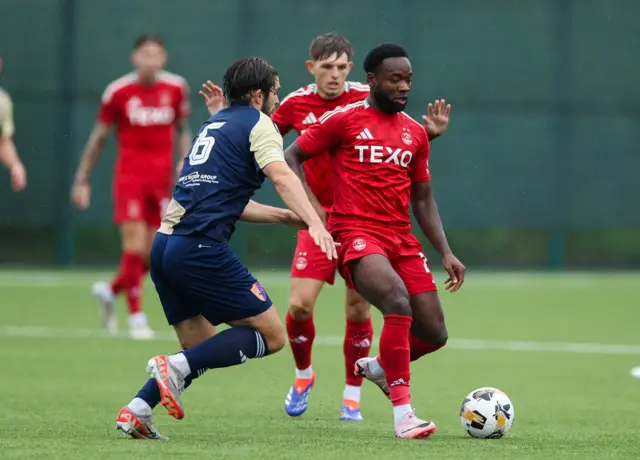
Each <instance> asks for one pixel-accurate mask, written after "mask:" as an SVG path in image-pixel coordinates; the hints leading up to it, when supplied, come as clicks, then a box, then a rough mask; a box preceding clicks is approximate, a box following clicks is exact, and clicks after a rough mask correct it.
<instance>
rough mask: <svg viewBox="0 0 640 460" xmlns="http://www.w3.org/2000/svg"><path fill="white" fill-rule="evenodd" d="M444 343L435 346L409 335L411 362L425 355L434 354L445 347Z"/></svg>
mask: <svg viewBox="0 0 640 460" xmlns="http://www.w3.org/2000/svg"><path fill="white" fill-rule="evenodd" d="M444 345H445V344H444V343H441V344H438V345H433V344H430V343H427V342H423V341H422V340H420V339H418V338H416V336H414V335H413V334H410V335H409V348H410V349H411V361H415V360H417V359H419V358H421V357H422V356H424V355H427V354H429V353H433V352H434V351H437V350H439V349H440V348H442V347H444Z"/></svg>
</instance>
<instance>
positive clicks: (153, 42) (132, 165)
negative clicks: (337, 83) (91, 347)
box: [72, 34, 192, 339]
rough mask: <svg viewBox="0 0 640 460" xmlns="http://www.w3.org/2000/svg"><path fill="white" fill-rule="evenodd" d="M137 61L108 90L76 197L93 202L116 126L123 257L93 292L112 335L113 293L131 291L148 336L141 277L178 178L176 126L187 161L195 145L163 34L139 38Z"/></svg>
mask: <svg viewBox="0 0 640 460" xmlns="http://www.w3.org/2000/svg"><path fill="white" fill-rule="evenodd" d="M131 61H132V63H133V66H134V68H135V71H134V72H132V73H129V74H127V75H125V76H123V77H120V78H118V79H117V80H115V81H113V82H112V83H111V84H109V86H107V89H106V90H105V92H104V94H103V95H102V102H101V105H100V111H99V113H98V120H97V123H96V125H95V127H94V128H93V131H92V132H91V135H90V136H89V141H88V142H87V145H86V147H85V150H84V153H83V155H82V158H81V160H80V166H79V167H78V171H77V173H76V177H75V182H74V184H73V190H72V200H73V202H74V204H75V205H76V207H77V208H79V209H82V210H84V209H87V208H88V207H89V203H90V196H91V187H90V184H89V178H90V175H91V172H92V171H93V168H94V166H95V164H96V162H97V160H98V157H99V156H100V152H101V151H102V148H103V146H104V144H105V142H106V140H107V138H108V136H109V134H110V132H111V129H112V127H113V126H114V125H115V126H116V127H117V140H118V159H117V161H116V165H115V177H114V180H113V200H114V206H115V209H114V220H115V223H116V224H117V225H118V226H119V227H120V233H121V238H122V259H121V262H120V268H119V271H118V273H117V274H116V276H115V278H114V279H113V281H112V282H111V283H110V284H108V283H103V282H100V283H95V284H94V285H93V288H92V293H93V295H94V296H95V297H97V298H98V300H99V301H100V303H101V305H102V314H103V323H104V326H105V327H106V328H107V329H108V330H109V332H110V333H115V332H116V330H117V322H116V315H115V308H114V301H115V296H116V295H118V294H119V293H121V292H123V293H125V294H126V297H127V303H128V307H129V331H130V334H131V336H132V337H133V338H134V339H149V338H151V337H152V336H153V331H152V330H151V329H150V328H149V326H148V323H147V318H146V316H145V314H144V313H143V312H142V311H141V308H140V286H141V281H142V279H143V276H144V275H145V274H146V273H147V271H148V270H149V262H148V258H149V251H150V248H151V244H152V242H153V238H154V236H155V234H156V230H157V229H158V227H159V225H160V219H161V216H162V212H163V211H164V209H163V208H164V207H165V206H166V203H167V202H168V199H169V197H170V195H171V187H172V186H173V183H174V178H175V164H174V140H175V131H176V130H177V131H178V132H179V133H180V137H179V143H180V155H181V159H182V158H184V156H185V155H186V154H187V152H188V150H189V147H190V144H191V137H192V135H191V131H190V129H189V126H188V117H189V111H190V107H189V90H188V86H187V83H186V82H185V80H184V79H183V78H182V77H180V76H178V75H175V74H172V73H169V72H166V71H164V70H163V68H164V66H165V64H166V61H167V53H166V50H165V47H164V44H163V41H162V39H161V38H160V37H158V36H156V35H151V34H145V35H142V36H140V37H139V38H138V39H137V40H136V42H135V45H134V50H133V53H132V54H131ZM181 164H182V161H179V162H178V165H181ZM178 167H179V166H178Z"/></svg>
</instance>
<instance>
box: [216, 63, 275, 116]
mask: <svg viewBox="0 0 640 460" xmlns="http://www.w3.org/2000/svg"><path fill="white" fill-rule="evenodd" d="M277 76H278V71H277V70H276V69H275V68H274V67H273V66H272V65H271V64H269V63H268V62H267V61H265V60H264V59H261V58H258V57H250V58H243V59H239V60H237V61H236V62H234V63H233V65H232V66H231V67H229V68H228V69H227V71H226V72H225V73H224V83H223V90H224V95H225V96H226V98H227V100H228V101H229V103H230V104H244V105H247V104H249V102H250V101H251V93H252V92H253V91H257V90H259V89H261V90H262V92H263V93H265V96H266V95H267V93H268V92H269V91H271V90H272V89H273V88H274V87H275V85H276V77H277Z"/></svg>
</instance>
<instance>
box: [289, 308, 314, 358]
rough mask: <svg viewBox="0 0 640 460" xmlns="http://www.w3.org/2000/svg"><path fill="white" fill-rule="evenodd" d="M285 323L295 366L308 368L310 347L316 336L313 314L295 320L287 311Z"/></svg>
mask: <svg viewBox="0 0 640 460" xmlns="http://www.w3.org/2000/svg"><path fill="white" fill-rule="evenodd" d="M286 324H287V334H289V343H290V344H291V351H292V352H293V359H294V360H295V362H296V368H297V369H299V370H304V369H308V368H309V366H311V347H312V346H313V339H314V338H315V337H316V326H315V325H314V324H313V316H312V317H310V318H308V319H305V320H302V321H296V320H295V319H294V318H293V316H291V314H290V313H289V312H287V316H286Z"/></svg>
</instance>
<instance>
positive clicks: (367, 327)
mask: <svg viewBox="0 0 640 460" xmlns="http://www.w3.org/2000/svg"><path fill="white" fill-rule="evenodd" d="M309 54H310V58H311V59H310V60H308V61H307V62H306V65H307V69H308V70H309V72H310V73H311V74H312V75H313V76H314V79H315V83H314V84H310V85H307V86H305V87H302V88H300V89H298V90H296V91H293V92H292V93H290V94H289V95H288V96H286V97H285V98H284V99H283V100H282V102H281V103H280V106H279V107H278V108H277V109H276V111H275V113H274V114H273V117H272V119H273V122H274V123H275V124H276V125H277V127H278V129H279V130H280V133H281V134H282V135H283V136H284V135H286V134H287V133H288V132H290V131H291V130H295V131H296V132H297V133H298V135H300V134H302V133H304V132H305V130H307V129H309V128H310V127H311V126H313V125H315V124H317V123H318V120H319V119H320V117H321V116H322V115H323V114H324V113H326V112H328V111H331V110H333V109H335V108H336V107H338V106H345V105H348V104H351V103H353V102H358V101H362V100H364V99H366V97H367V96H368V95H369V87H368V86H367V85H363V84H362V83H357V82H352V81H347V76H348V75H349V72H350V71H351V68H352V66H353V62H352V61H351V59H352V57H353V47H352V45H351V43H349V41H348V40H347V39H346V38H345V37H343V36H341V35H338V34H335V33H328V34H324V35H321V36H319V37H317V38H316V39H315V40H313V41H312V42H311V46H310V48H309ZM203 89H204V92H201V93H200V94H201V95H202V96H203V97H204V99H205V102H206V104H207V108H208V109H209V112H210V113H211V114H212V115H213V114H214V113H215V112H216V111H217V110H219V109H221V108H222V107H223V106H224V103H223V101H222V91H221V90H220V89H219V88H218V87H216V86H215V85H213V84H212V83H211V82H208V83H207V84H206V85H204V87H203ZM449 111H450V106H447V107H446V108H445V101H444V100H443V101H436V103H435V105H433V106H432V105H431V104H430V109H429V116H428V117H425V124H426V126H427V130H428V131H429V133H430V137H432V138H434V137H437V136H439V135H440V134H442V133H443V132H444V131H445V130H446V128H447V124H448V121H449ZM304 172H305V177H306V181H307V184H308V187H309V189H310V191H311V193H312V194H313V195H314V196H315V197H316V198H317V200H318V202H319V203H320V204H321V205H322V208H323V210H324V213H327V214H328V213H329V212H330V211H331V206H332V205H333V180H332V171H331V168H330V156H329V155H328V154H327V155H319V156H316V157H314V158H312V159H310V160H309V161H307V162H305V163H304ZM335 272H336V263H335V261H333V260H327V258H326V256H325V255H324V254H322V252H321V251H319V250H317V247H316V245H315V244H314V242H313V240H312V239H311V238H310V237H309V232H308V231H306V230H300V231H299V232H298V242H297V246H296V250H295V254H294V257H293V263H292V267H291V278H292V279H291V291H290V294H289V309H288V312H287V316H286V326H287V333H288V336H289V343H290V345H291V349H292V351H293V357H294V360H295V364H296V378H295V381H294V384H293V385H292V386H291V388H290V390H289V393H288V394H287V397H286V400H285V410H286V411H287V413H288V414H289V415H291V416H294V417H297V416H300V415H302V414H303V413H304V412H305V411H306V409H307V407H308V398H309V394H310V392H311V389H312V388H313V385H314V383H315V373H314V371H313V369H312V366H311V350H312V346H313V341H314V338H315V325H314V321H313V311H314V307H315V304H316V301H317V299H318V295H319V294H320V291H321V290H322V287H323V286H324V285H325V283H328V284H333V282H334V279H335ZM370 310H371V308H370V306H369V304H368V303H367V301H365V300H364V299H363V298H362V297H361V296H360V295H359V294H358V293H357V292H356V291H355V290H354V289H351V288H349V287H347V295H346V301H345V312H346V316H347V321H346V330H345V337H344V345H343V351H344V358H345V374H346V384H345V390H344V393H343V402H342V408H341V414H340V419H341V420H345V421H361V420H362V415H361V413H360V388H361V386H362V377H361V376H359V375H355V374H354V373H353V369H354V365H355V363H356V361H357V360H358V359H360V358H362V357H365V356H368V355H369V349H370V348H371V341H372V339H373V324H372V322H371V311H370Z"/></svg>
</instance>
